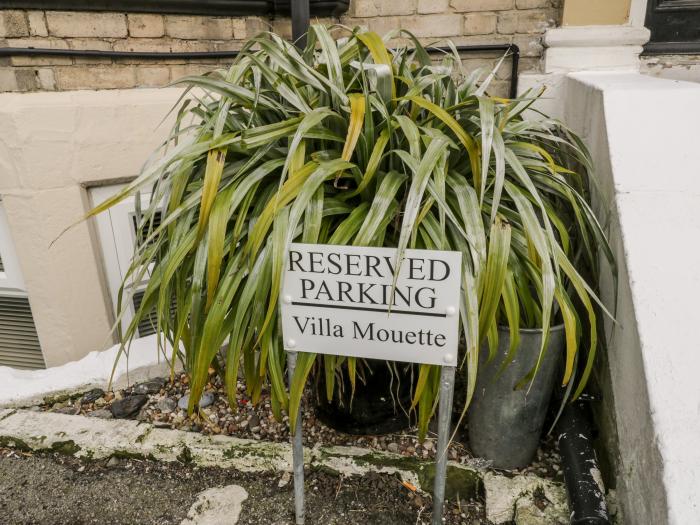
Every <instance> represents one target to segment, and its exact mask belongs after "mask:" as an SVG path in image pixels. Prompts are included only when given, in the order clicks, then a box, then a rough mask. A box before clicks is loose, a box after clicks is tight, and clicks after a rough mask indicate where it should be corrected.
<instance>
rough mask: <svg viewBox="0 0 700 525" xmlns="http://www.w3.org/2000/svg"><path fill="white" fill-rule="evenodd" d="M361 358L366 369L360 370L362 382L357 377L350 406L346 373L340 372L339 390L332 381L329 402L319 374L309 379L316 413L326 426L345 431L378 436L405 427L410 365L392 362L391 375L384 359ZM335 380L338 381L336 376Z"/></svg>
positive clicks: (322, 379) (407, 418)
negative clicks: (331, 395)
mask: <svg viewBox="0 0 700 525" xmlns="http://www.w3.org/2000/svg"><path fill="white" fill-rule="evenodd" d="M365 361H366V362H367V364H368V367H369V369H365V370H364V382H363V381H360V379H359V377H358V379H357V382H356V388H355V395H354V396H353V399H352V405H351V403H350V401H351V400H350V395H351V391H352V389H351V385H350V380H349V379H348V377H347V374H345V373H344V374H343V378H342V389H341V388H339V385H338V384H337V383H336V387H335V391H334V393H333V399H332V400H331V401H330V402H329V401H328V397H327V396H326V381H325V377H324V375H323V373H320V374H317V375H316V380H315V381H314V382H313V384H314V392H313V394H314V400H315V403H316V416H317V417H318V418H319V419H320V420H321V421H322V422H323V423H325V424H326V425H327V426H329V427H331V428H332V429H334V430H337V431H339V432H343V433H345V434H353V435H379V434H389V433H391V432H398V431H400V430H405V429H407V428H409V427H410V426H411V419H410V417H409V416H408V414H407V412H408V408H409V407H410V406H411V381H412V376H411V367H410V366H407V365H406V363H392V365H395V366H394V367H393V368H394V372H393V374H392V371H390V370H389V367H388V366H387V362H386V361H379V360H374V359H367V360H365ZM370 370H371V372H370ZM337 381H341V380H340V379H338V376H337V375H336V382H337ZM392 393H393V397H392Z"/></svg>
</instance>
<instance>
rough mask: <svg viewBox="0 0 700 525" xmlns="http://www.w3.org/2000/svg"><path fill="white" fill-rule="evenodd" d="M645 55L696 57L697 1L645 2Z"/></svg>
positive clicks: (699, 46)
mask: <svg viewBox="0 0 700 525" xmlns="http://www.w3.org/2000/svg"><path fill="white" fill-rule="evenodd" d="M645 25H646V26H647V27H648V28H649V30H650V31H651V39H650V41H649V43H648V44H647V45H646V46H644V53H645V54H647V55H649V54H656V55H660V54H666V55H668V54H700V0H649V2H648V4H647V17H646V24H645Z"/></svg>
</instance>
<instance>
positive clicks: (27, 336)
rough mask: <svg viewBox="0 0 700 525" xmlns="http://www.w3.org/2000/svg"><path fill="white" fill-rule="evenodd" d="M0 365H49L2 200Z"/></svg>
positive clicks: (17, 366) (0, 237) (15, 366)
mask: <svg viewBox="0 0 700 525" xmlns="http://www.w3.org/2000/svg"><path fill="white" fill-rule="evenodd" d="M0 366H10V367H13V368H34V369H36V368H46V365H45V363H44V356H43V354H42V353H41V345H40V344H39V336H38V334H37V331H36V325H35V324H34V316H33V315H32V308H31V306H30V304H29V297H28V296H27V290H26V288H25V285H24V280H23V278H22V273H21V271H20V268H19V261H18V259H17V254H16V253H15V247H14V244H13V242H12V237H11V236H10V226H9V223H8V221H7V215H6V214H5V208H4V207H3V205H2V201H0Z"/></svg>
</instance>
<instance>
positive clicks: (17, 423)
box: [0, 409, 568, 524]
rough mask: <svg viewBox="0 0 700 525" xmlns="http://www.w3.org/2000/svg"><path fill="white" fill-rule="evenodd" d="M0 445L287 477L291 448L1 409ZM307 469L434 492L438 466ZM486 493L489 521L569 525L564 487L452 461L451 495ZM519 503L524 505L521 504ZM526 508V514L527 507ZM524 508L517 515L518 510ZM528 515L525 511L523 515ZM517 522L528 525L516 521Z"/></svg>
mask: <svg viewBox="0 0 700 525" xmlns="http://www.w3.org/2000/svg"><path fill="white" fill-rule="evenodd" d="M0 446H12V447H16V448H21V449H26V450H32V451H58V452H62V453H65V454H70V455H74V456H76V457H82V458H88V459H102V458H108V457H111V456H117V457H120V456H121V457H142V458H148V459H153V460H157V461H166V462H167V461H180V462H185V463H193V464H196V465H200V466H207V467H221V468H233V469H237V470H241V471H244V472H266V471H279V472H290V471H291V464H292V459H291V458H292V454H291V447H290V445H289V444H287V443H270V442H261V441H253V440H246V439H238V438H232V437H228V436H205V435H203V434H199V433H193V432H183V431H179V430H166V429H159V428H155V427H154V426H153V425H150V424H144V423H139V422H137V421H131V420H106V419H98V418H88V417H84V416H70V415H64V414H55V413H51V412H36V411H30V410H22V409H0ZM304 460H305V464H306V465H307V466H308V467H310V468H321V469H330V470H332V471H334V472H337V473H339V474H342V475H345V476H357V475H359V476H361V475H364V474H367V473H369V472H377V473H384V474H392V475H396V476H397V477H398V478H399V479H401V480H402V481H405V482H408V483H410V484H412V485H414V486H415V487H416V488H417V489H418V490H420V491H422V492H425V493H429V492H430V491H431V490H432V483H433V478H434V464H433V463H432V462H427V461H421V460H417V459H415V458H408V457H404V456H401V455H398V454H391V453H388V452H379V451H374V450H369V449H364V448H358V447H321V446H318V447H314V448H312V449H310V448H305V449H304ZM482 486H483V489H484V492H485V494H486V508H487V517H489V520H490V521H492V522H494V523H504V522H511V521H512V520H514V519H516V518H517V516H518V512H520V514H521V516H531V515H532V513H535V514H537V513H539V514H540V515H538V516H536V518H537V519H539V520H541V521H535V522H530V523H552V524H556V523H561V524H564V523H568V509H567V506H566V495H565V491H564V488H563V486H561V485H560V484H558V483H555V482H552V481H550V480H546V479H543V478H539V477H538V476H534V475H517V476H515V477H512V478H509V477H506V476H502V475H500V474H496V473H493V472H489V471H487V470H484V469H480V468H478V467H476V466H471V465H462V464H459V463H455V462H448V475H447V487H446V496H447V497H448V499H452V500H455V499H457V498H460V499H461V500H465V499H469V498H473V497H477V496H479V494H480V492H481V490H482ZM537 493H539V494H541V495H543V497H544V498H546V500H547V501H548V502H549V503H548V504H547V506H546V507H545V508H544V509H539V508H537V507H536V506H534V505H525V502H526V501H532V499H533V496H534V495H535V494H537ZM518 502H520V503H518ZM526 507H527V509H526V510H524V509H525V508H526ZM518 509H520V510H518ZM523 513H524V514H523ZM519 523H527V522H526V521H522V520H521V521H519Z"/></svg>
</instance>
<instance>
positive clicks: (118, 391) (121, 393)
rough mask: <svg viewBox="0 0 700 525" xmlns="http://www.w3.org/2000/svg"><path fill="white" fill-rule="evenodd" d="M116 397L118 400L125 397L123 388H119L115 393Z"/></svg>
mask: <svg viewBox="0 0 700 525" xmlns="http://www.w3.org/2000/svg"><path fill="white" fill-rule="evenodd" d="M114 399H116V400H117V401H119V400H120V399H124V391H123V390H117V391H116V392H115V393H114Z"/></svg>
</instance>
